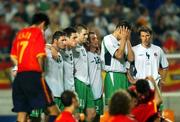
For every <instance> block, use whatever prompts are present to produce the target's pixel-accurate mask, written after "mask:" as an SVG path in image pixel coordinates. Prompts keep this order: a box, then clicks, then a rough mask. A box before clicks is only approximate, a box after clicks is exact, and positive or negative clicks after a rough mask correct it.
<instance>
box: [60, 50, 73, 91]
mask: <svg viewBox="0 0 180 122" xmlns="http://www.w3.org/2000/svg"><path fill="white" fill-rule="evenodd" d="M61 54H62V57H63V60H64V68H63V69H64V88H65V90H71V91H75V86H74V61H73V54H72V50H68V49H66V50H63V51H61Z"/></svg>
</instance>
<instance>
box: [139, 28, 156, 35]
mask: <svg viewBox="0 0 180 122" xmlns="http://www.w3.org/2000/svg"><path fill="white" fill-rule="evenodd" d="M141 32H146V33H150V34H151V35H152V33H153V32H152V29H150V28H149V27H147V26H141V27H139V29H138V34H139V35H141Z"/></svg>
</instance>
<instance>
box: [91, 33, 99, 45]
mask: <svg viewBox="0 0 180 122" xmlns="http://www.w3.org/2000/svg"><path fill="white" fill-rule="evenodd" d="M89 46H90V47H93V48H98V47H99V42H98V38H97V35H96V34H91V35H90V44H89Z"/></svg>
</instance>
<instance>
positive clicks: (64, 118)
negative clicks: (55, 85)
mask: <svg viewBox="0 0 180 122" xmlns="http://www.w3.org/2000/svg"><path fill="white" fill-rule="evenodd" d="M61 101H62V103H63V105H64V110H63V111H62V113H61V114H60V115H59V116H58V117H57V119H56V121H55V122H76V119H75V117H74V116H73V113H74V112H75V110H76V109H77V108H78V106H79V103H78V98H77V96H76V94H75V93H74V92H73V91H69V90H65V91H64V92H63V93H62V95H61Z"/></svg>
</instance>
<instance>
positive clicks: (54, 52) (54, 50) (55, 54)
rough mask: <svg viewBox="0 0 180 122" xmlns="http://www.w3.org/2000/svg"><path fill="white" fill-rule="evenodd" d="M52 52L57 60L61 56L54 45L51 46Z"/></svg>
mask: <svg viewBox="0 0 180 122" xmlns="http://www.w3.org/2000/svg"><path fill="white" fill-rule="evenodd" d="M51 54H52V57H53V59H55V60H57V59H58V58H59V55H58V52H57V50H56V49H55V48H54V47H51Z"/></svg>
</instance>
